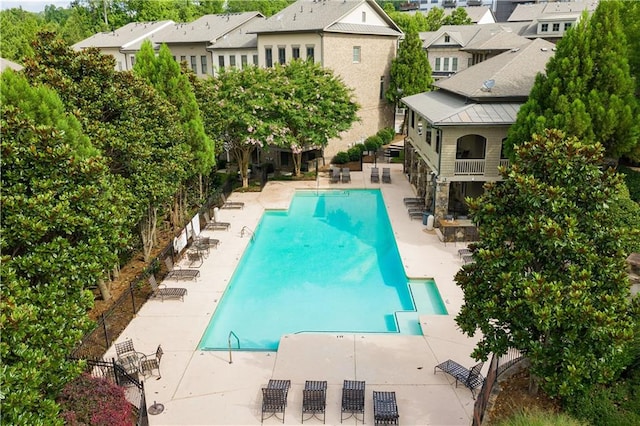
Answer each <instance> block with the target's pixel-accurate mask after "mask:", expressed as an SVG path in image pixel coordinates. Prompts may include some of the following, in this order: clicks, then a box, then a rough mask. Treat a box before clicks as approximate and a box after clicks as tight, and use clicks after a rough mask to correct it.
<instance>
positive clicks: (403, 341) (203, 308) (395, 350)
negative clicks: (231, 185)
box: [105, 164, 476, 425]
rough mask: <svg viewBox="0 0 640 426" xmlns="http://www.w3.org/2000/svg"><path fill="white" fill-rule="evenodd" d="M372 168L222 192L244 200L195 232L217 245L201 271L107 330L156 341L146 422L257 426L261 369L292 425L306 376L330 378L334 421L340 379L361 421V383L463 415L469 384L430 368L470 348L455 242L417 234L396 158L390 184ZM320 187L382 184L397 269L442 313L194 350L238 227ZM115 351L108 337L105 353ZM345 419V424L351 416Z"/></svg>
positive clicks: (435, 416) (431, 420) (419, 417)
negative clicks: (341, 177) (117, 328)
mask: <svg viewBox="0 0 640 426" xmlns="http://www.w3.org/2000/svg"><path fill="white" fill-rule="evenodd" d="M371 166H372V165H367V164H365V170H364V171H363V172H352V174H351V178H352V180H351V183H348V184H343V183H336V184H331V183H330V182H329V178H328V177H327V176H320V178H319V180H318V181H317V182H316V181H302V182H292V181H287V182H283V181H276V182H269V183H268V184H267V185H266V186H265V188H264V189H263V191H262V192H255V193H254V192H246V193H238V192H236V193H233V194H232V196H231V197H230V201H242V202H244V203H245V207H244V208H243V209H234V210H227V209H224V210H220V212H219V215H220V220H222V221H225V222H231V224H232V226H231V229H230V230H228V231H204V232H205V234H208V235H211V236H215V238H218V239H220V241H221V243H220V246H219V248H218V249H213V250H211V253H210V255H209V256H208V257H207V258H206V259H205V262H204V264H203V265H202V266H201V267H200V268H199V269H200V273H201V274H200V275H201V276H200V279H199V280H198V281H196V282H184V281H181V282H179V283H178V282H175V281H165V284H167V285H168V286H174V287H178V286H179V287H185V288H187V289H188V295H187V296H186V297H185V300H184V302H180V301H165V302H160V301H155V300H152V301H149V302H148V303H146V304H145V305H144V306H143V307H142V309H141V310H140V312H139V313H138V314H137V316H136V318H134V319H133V320H132V321H131V323H130V324H129V326H128V327H127V328H126V329H125V330H124V332H123V333H122V334H121V335H120V336H119V337H118V339H117V341H122V340H124V339H126V338H132V339H133V340H134V342H135V345H136V349H137V350H139V351H141V352H144V353H151V352H153V351H154V350H155V348H156V347H157V345H158V344H162V347H163V349H164V351H165V355H164V357H163V359H162V363H161V369H162V378H161V379H160V380H154V378H147V380H145V390H146V396H147V404H148V406H150V405H152V404H153V403H154V401H157V402H160V403H162V404H163V405H164V407H165V410H164V411H163V412H162V413H161V414H159V415H155V416H150V417H149V420H150V424H151V425H191V424H193V425H203V424H212V425H213V424H218V425H248V424H260V417H261V416H260V414H261V413H260V405H261V399H262V397H261V392H260V388H261V387H263V386H265V385H266V383H267V382H268V380H269V379H271V378H280V379H290V380H291V381H292V388H291V391H290V392H289V401H288V402H289V405H288V408H287V412H286V417H285V424H300V414H301V394H302V391H301V389H302V387H303V386H304V381H305V380H327V381H328V385H329V387H328V393H327V424H335V423H338V421H339V413H340V389H341V384H342V380H343V379H356V378H358V380H362V379H364V380H366V382H367V400H366V401H367V402H366V411H365V417H366V419H368V420H371V421H372V420H373V414H372V404H371V398H370V392H371V390H374V389H375V390H383V391H384V390H392V391H396V392H397V394H398V407H399V411H400V416H401V421H402V423H403V424H416V425H418V424H443V425H445V424H446V425H468V424H469V422H470V419H471V416H472V413H473V402H474V401H473V399H472V397H471V393H470V392H469V390H468V389H466V388H464V387H458V388H456V387H455V386H453V385H452V383H453V382H452V381H451V380H450V378H448V377H446V375H441V374H433V367H434V366H435V365H436V364H437V363H439V362H442V361H444V360H446V359H448V358H452V359H455V360H456V361H458V362H460V363H462V364H469V365H471V364H472V363H473V360H472V359H471V358H470V357H469V354H470V352H471V350H472V348H473V346H474V344H475V341H476V339H469V338H467V337H466V336H464V335H462V334H461V333H460V332H459V330H458V328H457V326H456V324H455V321H454V317H455V315H456V314H457V312H458V311H459V309H460V306H462V303H463V295H462V291H461V290H460V289H459V288H458V287H457V286H456V285H455V283H454V281H453V277H454V275H455V273H456V272H457V271H458V270H459V268H460V267H461V265H462V261H461V260H460V259H459V258H458V256H457V249H459V248H461V247H462V246H461V245H460V244H458V245H457V246H456V245H455V244H452V243H449V244H446V245H445V244H443V243H442V242H440V241H439V240H438V238H437V236H436V235H435V233H433V232H425V229H424V226H423V225H422V222H421V221H416V220H411V218H409V216H408V215H407V212H406V208H405V207H404V204H403V202H402V198H403V197H407V196H414V192H413V189H412V187H411V185H410V184H409V182H408V181H407V179H406V177H405V176H404V174H403V172H402V165H399V164H389V166H390V167H391V170H392V183H391V184H386V183H385V184H382V183H377V184H372V183H370V182H369V179H368V177H369V168H370V167H371ZM327 188H334V189H335V188H339V189H351V188H354V189H355V188H366V189H371V188H381V190H382V195H383V199H384V202H385V206H386V208H387V213H388V215H389V220H390V221H391V226H392V228H393V231H394V236H395V239H396V244H397V246H398V251H399V253H400V257H401V259H402V262H403V265H404V269H405V272H406V275H407V277H408V278H410V279H417V280H422V279H429V278H431V279H434V280H435V282H436V285H437V286H438V290H439V292H440V295H441V297H442V300H443V302H444V303H445V306H446V309H447V311H448V313H449V315H420V317H419V321H420V325H421V327H422V330H423V336H406V335H400V334H393V335H387V334H385V335H375V334H373V335H372V334H366V335H362V334H345V333H342V334H336V333H333V334H331V333H327V334H317V333H309V334H295V335H287V336H283V338H282V339H281V343H280V347H279V349H278V351H277V352H272V351H251V352H233V353H231V354H229V353H227V352H226V351H201V350H197V349H194V348H197V345H198V343H199V341H200V338H201V337H202V334H203V332H204V329H205V328H206V327H207V324H208V323H209V320H210V318H211V315H212V313H213V309H214V307H215V306H216V305H217V303H218V301H219V300H220V298H221V296H222V294H223V292H224V290H225V288H226V285H227V284H228V282H229V280H230V278H231V275H232V274H233V271H234V270H235V266H236V265H237V263H238V261H239V260H240V258H241V256H242V254H243V253H244V250H245V249H246V246H247V245H248V243H249V241H250V239H249V238H247V237H245V238H242V237H241V235H240V231H241V229H242V228H243V227H244V226H247V227H249V228H250V229H255V228H256V226H257V224H258V222H259V219H260V217H261V214H262V212H263V211H264V210H265V209H287V208H288V207H289V203H290V201H291V197H292V195H293V193H294V192H295V191H296V190H297V189H311V190H313V189H327ZM427 259H428V261H425V260H427ZM183 266H185V265H183ZM114 353H115V350H114V349H113V347H112V348H110V349H109V351H108V352H107V354H106V356H105V357H106V358H110V357H111V356H113V354H114ZM230 356H231V361H232V362H231V363H230V362H229V361H230ZM279 423H281V420H278V419H274V418H271V419H269V420H265V424H279ZM344 423H345V424H353V423H352V422H351V419H350V420H349V421H345V422H344Z"/></svg>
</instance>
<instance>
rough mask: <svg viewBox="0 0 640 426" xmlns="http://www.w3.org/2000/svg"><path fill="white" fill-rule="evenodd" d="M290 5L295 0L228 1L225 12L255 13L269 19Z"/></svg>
mask: <svg viewBox="0 0 640 426" xmlns="http://www.w3.org/2000/svg"><path fill="white" fill-rule="evenodd" d="M292 3H295V0H228V1H227V3H226V4H227V9H226V11H227V12H229V13H237V12H254V11H257V12H260V13H262V14H263V15H264V16H266V17H269V16H271V15H274V14H276V13H277V12H280V11H281V10H282V9H284V8H285V7H287V6H289V5H290V4H292Z"/></svg>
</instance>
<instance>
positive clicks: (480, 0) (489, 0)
mask: <svg viewBox="0 0 640 426" xmlns="http://www.w3.org/2000/svg"><path fill="white" fill-rule="evenodd" d="M495 1H496V0H410V2H411V3H417V4H418V8H419V9H420V10H429V9H432V8H434V7H440V8H445V9H450V8H456V7H467V6H488V7H489V8H490V9H492V10H493V5H494V3H495Z"/></svg>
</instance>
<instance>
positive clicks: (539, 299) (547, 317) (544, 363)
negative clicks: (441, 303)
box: [455, 130, 639, 398]
mask: <svg viewBox="0 0 640 426" xmlns="http://www.w3.org/2000/svg"><path fill="white" fill-rule="evenodd" d="M602 155H603V148H602V145H600V144H599V143H595V144H594V143H592V142H590V141H589V142H583V141H579V140H578V139H577V138H575V137H565V135H564V134H563V133H562V132H560V131H558V130H548V131H546V132H545V134H544V135H543V136H540V135H534V136H533V138H532V140H531V141H530V142H525V143H523V144H521V145H518V146H516V148H515V162H514V164H513V166H512V167H511V168H510V169H503V170H502V174H503V181H502V182H495V183H489V184H487V185H486V187H485V189H486V191H485V193H484V194H483V195H482V196H480V197H478V198H476V199H469V200H468V202H469V206H470V210H471V215H472V218H473V220H474V221H475V222H476V223H477V224H478V225H479V230H480V241H479V242H478V243H477V247H476V248H477V249H476V251H475V253H474V259H475V263H473V264H468V265H465V266H464V267H463V268H462V269H461V270H460V271H459V272H458V274H457V275H456V278H455V279H456V281H457V284H458V285H459V286H460V287H461V288H462V290H463V291H464V305H463V306H462V308H461V310H460V312H459V314H458V316H457V317H456V322H457V323H458V325H459V326H460V328H461V329H462V331H463V332H464V333H465V334H468V335H470V336H474V335H475V334H476V333H477V332H480V333H481V334H482V337H481V338H480V341H479V342H478V345H477V346H476V348H475V350H474V351H473V354H472V355H473V356H474V357H475V358H476V359H485V360H486V359H487V357H488V356H489V354H490V353H495V354H504V353H506V351H507V349H508V348H509V347H515V348H517V349H520V350H521V351H522V352H523V353H524V354H525V355H526V356H527V357H529V359H530V360H531V372H532V376H533V377H534V378H536V379H535V380H534V383H533V384H538V383H539V385H540V386H542V388H543V389H544V390H545V391H546V392H547V393H548V394H549V395H552V396H559V397H561V398H573V397H576V396H578V395H581V394H584V393H585V392H586V391H587V390H588V389H589V387H590V386H592V385H595V384H598V383H606V382H608V381H611V380H612V379H614V378H615V377H616V376H617V374H618V373H619V372H620V370H621V368H622V367H623V365H622V364H623V362H624V361H623V360H621V354H622V353H623V352H624V351H623V349H624V348H625V347H626V345H627V344H628V343H629V342H630V340H631V339H632V337H633V325H634V322H635V318H637V316H636V315H637V314H638V313H639V312H638V306H637V304H636V305H635V306H634V305H632V302H631V299H630V291H629V280H628V277H627V273H626V270H625V266H626V264H625V253H624V247H623V243H622V233H623V232H624V228H620V227H618V226H617V225H618V224H617V222H618V220H617V219H615V218H613V217H612V215H611V211H610V208H609V204H610V202H611V200H614V199H615V198H616V197H617V196H618V195H617V191H618V189H617V185H618V184H619V183H620V177H619V176H618V175H617V174H615V172H614V171H613V170H612V169H609V170H606V171H605V170H602V169H601V168H600V167H599V166H600V164H601V160H602ZM533 389H534V390H535V386H533Z"/></svg>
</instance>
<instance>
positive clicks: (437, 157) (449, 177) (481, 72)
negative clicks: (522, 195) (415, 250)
mask: <svg viewBox="0 0 640 426" xmlns="http://www.w3.org/2000/svg"><path fill="white" fill-rule="evenodd" d="M553 53H554V45H553V44H552V43H550V42H548V41H546V40H542V39H536V40H531V41H528V42H527V43H526V44H525V45H523V46H521V47H519V48H515V49H512V50H509V51H507V52H504V53H501V54H499V55H497V56H494V57H492V58H490V59H487V60H486V61H483V62H481V63H479V64H477V65H474V66H473V68H470V69H465V70H463V71H460V72H459V73H457V74H454V75H452V76H451V77H450V78H448V79H442V80H439V81H437V82H436V83H435V85H436V86H437V87H438V89H437V90H435V91H432V92H424V93H419V94H416V95H413V96H407V97H405V98H403V99H402V103H403V104H404V105H405V106H406V107H407V108H408V116H409V122H408V126H407V127H408V130H407V136H406V138H405V171H406V173H407V175H408V177H409V180H410V182H411V184H412V185H413V186H414V187H415V189H416V191H417V193H418V196H419V197H423V198H424V199H425V202H426V205H427V206H428V208H429V209H430V210H431V211H432V212H433V213H434V215H435V217H436V223H438V220H439V219H442V218H444V217H445V216H447V215H450V214H455V215H464V214H466V213H467V206H466V202H465V197H477V196H479V195H481V194H482V193H483V184H484V183H485V182H491V181H497V180H500V179H501V177H500V174H499V172H498V166H500V165H507V164H508V160H507V159H506V158H505V156H504V155H503V152H502V146H503V141H504V140H505V138H506V136H507V130H508V128H509V126H511V125H512V124H513V123H514V122H515V121H516V116H517V113H518V110H519V109H520V107H521V106H522V104H523V103H524V102H526V100H527V98H528V96H529V92H530V91H531V88H532V87H533V83H534V80H535V77H536V75H537V74H538V73H539V72H544V69H545V66H546V63H547V61H548V60H549V59H550V58H551V57H552V55H553Z"/></svg>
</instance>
